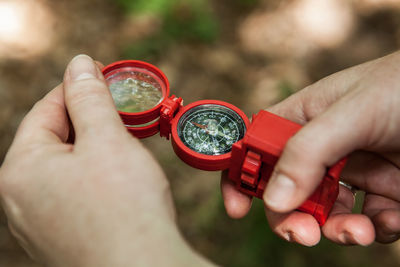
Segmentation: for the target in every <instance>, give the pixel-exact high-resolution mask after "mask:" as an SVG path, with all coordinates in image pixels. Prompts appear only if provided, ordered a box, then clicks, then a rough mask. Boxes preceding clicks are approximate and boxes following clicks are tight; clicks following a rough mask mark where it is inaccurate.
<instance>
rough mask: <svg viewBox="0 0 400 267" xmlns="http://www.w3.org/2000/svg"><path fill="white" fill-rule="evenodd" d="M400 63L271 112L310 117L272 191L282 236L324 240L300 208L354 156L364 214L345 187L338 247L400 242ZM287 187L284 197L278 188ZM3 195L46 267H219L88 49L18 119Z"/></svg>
mask: <svg viewBox="0 0 400 267" xmlns="http://www.w3.org/2000/svg"><path fill="white" fill-rule="evenodd" d="M398 62H400V53H396V54H393V55H390V56H387V57H385V58H382V59H378V60H376V61H372V62H369V63H366V64H363V65H360V66H357V67H354V68H351V69H349V70H345V71H343V72H340V73H337V74H335V75H332V76H330V77H328V78H326V79H324V80H321V81H319V82H318V83H316V84H314V85H311V86H309V87H307V88H305V89H304V90H302V91H301V92H299V93H297V94H296V95H293V96H292V97H290V98H288V99H287V100H285V101H283V102H282V103H280V104H278V105H276V106H274V107H272V108H270V109H269V110H270V111H271V112H274V113H276V114H279V115H281V116H283V117H286V118H288V119H291V120H293V121H296V122H298V123H301V124H305V127H304V128H303V129H302V130H301V131H299V132H298V134H296V135H295V136H294V137H293V138H292V139H291V140H290V141H289V142H288V144H287V146H286V148H285V151H284V153H283V155H282V157H281V159H280V160H279V162H278V163H277V165H276V168H275V172H274V175H273V176H272V178H271V181H270V183H269V184H268V187H267V189H266V191H265V195H264V200H265V203H266V214H267V218H268V221H269V223H270V226H271V228H272V229H273V230H274V231H275V232H276V233H277V234H278V235H280V236H281V237H283V238H285V239H287V240H289V241H292V242H298V243H301V244H304V245H308V246H311V245H314V244H316V243H318V241H319V239H320V231H321V230H320V228H319V226H318V224H317V223H316V221H315V220H314V218H313V217H311V216H310V215H308V214H304V213H300V212H296V211H293V209H295V208H296V207H297V206H299V205H300V204H301V203H302V202H303V201H304V200H305V199H306V198H307V196H308V195H310V194H311V192H312V191H313V190H314V189H315V187H316V186H317V184H318V182H319V181H320V179H321V177H322V176H323V173H324V170H325V169H326V167H327V166H330V165H332V164H333V163H335V162H336V161H337V160H338V159H340V158H342V157H343V156H345V155H348V154H351V157H350V161H349V163H348V165H347V167H346V170H345V171H344V173H343V180H344V181H346V182H348V183H350V184H353V185H355V186H357V187H359V188H360V189H361V190H364V191H365V192H366V200H365V203H364V208H363V214H351V208H352V206H353V204H354V197H353V195H352V193H351V192H350V191H349V190H347V189H345V188H341V190H340V194H339V198H338V200H337V202H336V204H335V206H334V208H333V211H332V213H331V216H330V218H329V219H328V221H327V223H326V224H325V225H324V227H323V228H322V232H323V234H324V235H325V236H326V237H328V238H329V239H331V240H332V241H334V242H337V243H340V244H360V245H368V244H370V243H371V242H373V241H374V240H375V239H376V240H377V241H379V242H383V243H388V242H393V241H395V240H397V239H398V237H399V233H400V204H399V201H400V199H399V198H400V197H399V196H400V179H399V177H400V176H399V165H400V155H399V153H398V151H399V148H400V139H399V138H398V136H399V135H400V126H399V125H400V124H399V123H398V122H399V121H400V110H399V109H400V91H399V90H398V89H397V84H399V80H400V78H399V75H398V73H399V70H400V63H398ZM332 125H334V126H335V127H332ZM71 126H72V127H71ZM105 126H107V127H105ZM72 129H73V131H72ZM71 132H74V137H75V138H74V140H73V141H74V142H71V140H72V139H71ZM396 137H397V138H396ZM304 155H307V156H306V157H305V156H304ZM365 166H368V168H365ZM282 174H283V175H284V176H285V177H286V178H283V182H282V178H278V177H282ZM285 179H286V180H285ZM288 179H289V180H290V181H288ZM291 185H292V186H291ZM293 185H294V188H293ZM285 187H286V189H285ZM288 188H289V189H288ZM288 190H291V194H287V192H288ZM222 191H223V196H224V200H225V205H226V209H227V212H228V214H229V215H230V216H231V217H233V218H240V217H243V216H244V215H245V214H246V213H247V212H248V210H249V209H250V205H251V199H250V198H249V197H247V196H245V195H243V194H241V193H240V192H237V191H236V190H235V189H234V187H233V186H232V184H231V183H230V182H229V180H228V179H227V178H226V176H223V179H222ZM285 191H286V193H285V198H284V199H282V198H281V199H280V200H279V198H280V196H279V195H278V196H277V195H276V192H278V193H279V192H285ZM150 192H151V193H150ZM0 196H1V201H2V206H3V209H4V210H5V212H6V214H7V219H8V224H9V228H10V230H11V232H12V234H13V235H14V236H15V237H16V238H17V240H18V242H19V243H20V245H21V246H22V247H23V248H24V249H25V250H26V251H27V252H28V253H29V255H30V256H31V257H32V258H34V259H36V260H37V261H38V262H41V263H42V264H44V265H46V266H78V267H79V266H100V267H101V266H117V267H118V266H131V265H132V264H134V265H139V266H157V265H161V266H203V265H204V266H208V265H211V264H210V263H209V262H207V261H206V260H205V259H203V258H202V257H200V256H199V255H197V254H196V253H194V252H193V251H192V250H191V249H190V248H189V246H188V245H187V244H186V243H185V241H184V240H183V239H182V237H181V235H180V234H179V231H178V229H177V226H176V222H175V211H174V206H173V202H172V199H171V193H170V189H169V184H168V181H167V180H166V178H165V175H164V173H163V172H162V171H161V169H160V167H159V166H158V164H157V163H156V162H155V161H154V159H153V158H152V156H151V155H150V153H149V152H148V151H147V150H146V149H145V148H143V146H142V145H141V144H140V143H139V142H138V141H137V140H136V139H133V138H132V137H131V136H130V135H129V134H128V133H127V131H126V129H125V127H124V126H123V124H122V122H121V120H120V118H119V116H118V113H117V112H116V110H115V107H114V104H113V100H112V98H111V95H110V93H109V90H108V88H107V86H106V84H105V82H104V78H103V76H102V75H101V72H100V70H99V68H98V67H97V65H96V64H95V63H94V62H93V60H92V59H90V58H89V57H87V56H78V57H76V58H74V59H73V60H72V62H71V63H70V64H69V66H68V68H67V70H66V73H65V78H64V82H63V84H62V85H60V86H58V87H57V88H55V89H54V90H52V91H51V92H50V93H49V94H48V95H47V96H46V97H45V98H44V99H42V100H41V101H39V102H38V103H37V104H36V105H35V106H34V107H33V108H32V110H31V111H30V112H29V113H28V115H27V116H26V117H25V119H24V120H23V122H22V123H21V126H20V127H19V129H18V132H17V134H16V137H15V139H14V142H13V144H12V146H11V148H10V150H9V152H8V154H7V156H6V159H5V161H4V163H3V165H2V167H1V169H0ZM287 196H291V197H290V198H289V197H287ZM277 199H278V200H279V201H277ZM155 255H156V256H155Z"/></svg>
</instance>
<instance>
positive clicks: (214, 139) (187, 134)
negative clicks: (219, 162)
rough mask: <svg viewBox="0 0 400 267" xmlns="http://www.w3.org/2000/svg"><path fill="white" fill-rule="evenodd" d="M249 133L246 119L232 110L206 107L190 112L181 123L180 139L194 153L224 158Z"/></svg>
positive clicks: (184, 115) (215, 106)
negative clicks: (223, 155) (222, 156)
mask: <svg viewBox="0 0 400 267" xmlns="http://www.w3.org/2000/svg"><path fill="white" fill-rule="evenodd" d="M245 132H246V125H245V123H244V121H243V119H242V118H241V117H240V116H239V114H237V113H236V112H235V111H233V110H232V109H230V108H227V107H225V106H221V105H216V104H204V105H200V106H197V107H194V108H192V109H190V110H188V111H187V112H186V113H185V114H183V115H182V117H181V118H180V119H179V122H178V136H179V138H180V139H181V140H182V142H183V143H184V144H185V146H187V147H188V148H190V149H191V150H193V151H195V152H198V153H201V154H205V155H222V154H226V153H228V152H230V151H231V149H232V145H233V144H234V143H236V142H237V141H239V140H240V139H242V138H243V137H244V134H245Z"/></svg>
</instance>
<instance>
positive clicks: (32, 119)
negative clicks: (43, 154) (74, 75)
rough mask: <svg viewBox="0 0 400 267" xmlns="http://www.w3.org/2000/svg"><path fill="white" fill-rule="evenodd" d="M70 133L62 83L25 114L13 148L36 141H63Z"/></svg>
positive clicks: (44, 142) (39, 142)
mask: <svg viewBox="0 0 400 267" xmlns="http://www.w3.org/2000/svg"><path fill="white" fill-rule="evenodd" d="M68 133H69V124H68V116H67V113H66V110H65V105H64V96H63V90H62V85H59V86H57V87H56V88H55V89H53V90H52V91H50V92H49V93H48V94H47V95H46V96H45V97H44V98H43V99H42V100H40V101H39V102H37V103H36V104H35V105H34V106H33V108H32V109H31V110H30V111H29V113H28V114H27V115H26V116H25V118H24V119H23V121H22V122H21V125H20V126H19V128H18V131H17V133H16V136H15V139H14V143H13V148H15V147H24V146H26V145H27V144H36V143H38V144H48V143H62V142H65V141H66V140H67V138H68Z"/></svg>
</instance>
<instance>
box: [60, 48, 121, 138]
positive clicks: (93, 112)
mask: <svg viewBox="0 0 400 267" xmlns="http://www.w3.org/2000/svg"><path fill="white" fill-rule="evenodd" d="M64 95H65V104H66V106H67V110H68V114H69V116H70V118H71V121H72V124H73V126H74V130H75V133H76V138H77V140H78V141H79V139H81V138H85V137H87V138H89V139H93V138H103V137H107V136H109V135H110V134H111V135H113V134H116V133H122V132H126V130H125V128H124V127H123V124H122V122H121V119H120V117H119V115H118V112H117V110H116V108H115V105H114V102H113V99H112V97H111V93H110V91H109V89H108V87H107V84H106V82H105V81H104V78H103V75H102V74H101V71H100V70H99V68H98V66H97V65H96V63H95V62H94V61H93V60H92V59H91V58H90V57H88V56H86V55H79V56H76V57H75V58H74V59H72V61H71V62H70V63H69V65H68V68H67V70H66V72H65V76H64Z"/></svg>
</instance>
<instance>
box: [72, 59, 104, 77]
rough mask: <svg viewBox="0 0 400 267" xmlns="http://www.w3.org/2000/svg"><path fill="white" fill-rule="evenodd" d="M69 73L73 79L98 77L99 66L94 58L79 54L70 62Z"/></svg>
mask: <svg viewBox="0 0 400 267" xmlns="http://www.w3.org/2000/svg"><path fill="white" fill-rule="evenodd" d="M68 68H69V75H70V78H71V80H73V81H81V80H86V79H93V78H96V75H97V68H96V65H95V63H94V61H93V59H92V58H90V57H89V56H87V55H78V56H76V57H74V58H73V59H72V60H71V63H69V66H68Z"/></svg>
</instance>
